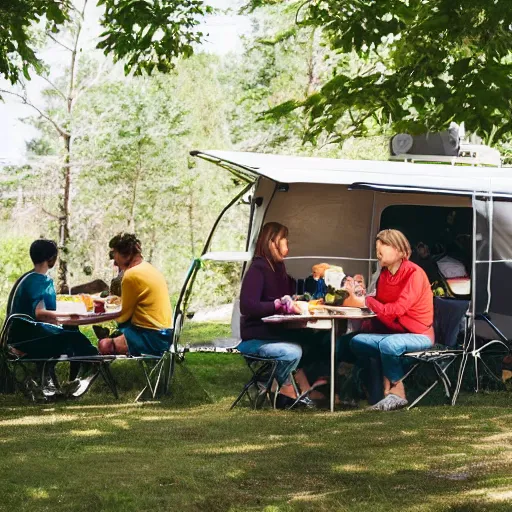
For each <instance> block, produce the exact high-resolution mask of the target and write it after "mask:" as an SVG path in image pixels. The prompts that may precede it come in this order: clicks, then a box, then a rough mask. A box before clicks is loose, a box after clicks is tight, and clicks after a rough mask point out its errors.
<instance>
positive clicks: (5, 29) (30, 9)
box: [0, 0, 71, 83]
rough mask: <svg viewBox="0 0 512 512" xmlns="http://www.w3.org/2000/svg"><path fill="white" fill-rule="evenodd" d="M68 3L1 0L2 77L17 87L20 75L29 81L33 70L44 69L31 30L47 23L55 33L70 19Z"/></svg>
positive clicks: (54, 0) (66, 1)
mask: <svg viewBox="0 0 512 512" xmlns="http://www.w3.org/2000/svg"><path fill="white" fill-rule="evenodd" d="M70 7H71V6H70V3H69V1H68V0H2V2H0V75H3V76H4V77H5V78H6V79H8V80H10V81H11V82H12V83H15V82H17V81H18V79H19V74H20V71H21V72H22V73H23V75H24V76H25V78H27V79H29V78H30V76H29V69H30V67H31V66H33V67H36V68H37V69H38V70H40V69H41V63H40V62H39V60H38V59H37V57H36V54H35V51H34V47H33V46H34V44H33V41H32V40H31V34H30V27H31V26H32V25H33V24H36V23H38V22H39V21H40V20H42V19H46V28H47V30H49V31H51V32H53V33H56V32H58V27H59V25H62V24H63V23H64V22H65V21H66V20H67V19H68V16H69V9H70Z"/></svg>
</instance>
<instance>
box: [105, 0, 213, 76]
mask: <svg viewBox="0 0 512 512" xmlns="http://www.w3.org/2000/svg"><path fill="white" fill-rule="evenodd" d="M98 5H104V6H105V13H104V15H103V17H102V19H101V25H102V26H103V27H105V31H104V32H103V33H102V34H101V36H100V37H101V38H102V39H101V41H100V42H99V43H98V48H100V49H103V50H104V52H105V54H109V53H111V54H112V55H113V56H114V60H115V61H117V60H119V59H126V62H125V65H124V70H125V73H126V74H128V73H129V72H130V71H132V70H133V71H134V73H135V74H136V75H140V74H143V73H144V72H146V73H148V74H151V73H152V72H153V71H159V72H161V73H165V72H168V71H170V70H171V69H173V68H174V60H175V59H176V58H177V57H179V56H184V57H190V56H191V55H192V53H193V45H194V44H196V43H199V42H200V41H201V40H202V38H203V33H202V32H200V31H198V30H195V27H196V26H197V25H199V23H200V20H201V17H202V16H204V15H206V14H208V13H211V12H212V9H211V8H210V7H209V6H207V5H205V4H204V3H203V1H202V0H158V1H155V2H148V1H146V0H131V1H129V2H127V1H124V2H119V1H117V0H99V1H98Z"/></svg>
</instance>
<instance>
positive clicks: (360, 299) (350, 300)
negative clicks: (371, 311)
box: [343, 278, 366, 308]
mask: <svg viewBox="0 0 512 512" xmlns="http://www.w3.org/2000/svg"><path fill="white" fill-rule="evenodd" d="M343 288H344V289H345V290H346V291H347V292H348V297H347V298H346V299H345V300H344V301H343V305H344V306H347V307H353V308H364V307H365V306H366V304H365V298H364V296H359V295H358V294H357V291H358V285H357V283H356V282H355V281H354V279H353V278H347V279H346V281H345V285H344V287H343ZM359 290H360V287H359Z"/></svg>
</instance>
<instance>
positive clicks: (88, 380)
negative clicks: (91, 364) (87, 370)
mask: <svg viewBox="0 0 512 512" xmlns="http://www.w3.org/2000/svg"><path fill="white" fill-rule="evenodd" d="M98 375H99V372H96V373H92V374H91V375H89V376H88V377H85V378H83V379H78V381H79V386H78V388H77V389H76V391H74V392H73V393H71V394H70V396H72V397H74V398H78V397H81V396H83V395H85V393H87V391H88V390H89V388H90V387H91V384H92V383H93V382H94V381H95V380H96V377H97V376H98Z"/></svg>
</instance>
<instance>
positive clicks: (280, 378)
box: [236, 340, 302, 386]
mask: <svg viewBox="0 0 512 512" xmlns="http://www.w3.org/2000/svg"><path fill="white" fill-rule="evenodd" d="M236 348H237V350H238V351H239V352H240V353H242V354H246V355H248V356H258V357H268V358H269V359H276V360H277V361H279V364H278V365H277V370H276V379H277V382H278V384H279V385H280V386H282V385H283V384H286V383H287V382H288V380H289V377H290V373H291V372H293V371H294V370H295V369H296V368H297V366H298V365H299V362H300V359H301V357H302V348H301V346H300V345H299V344H297V343H291V342H287V341H278V340H276V341H272V340H245V341H242V342H241V343H240V344H239V345H238V347H236Z"/></svg>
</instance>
